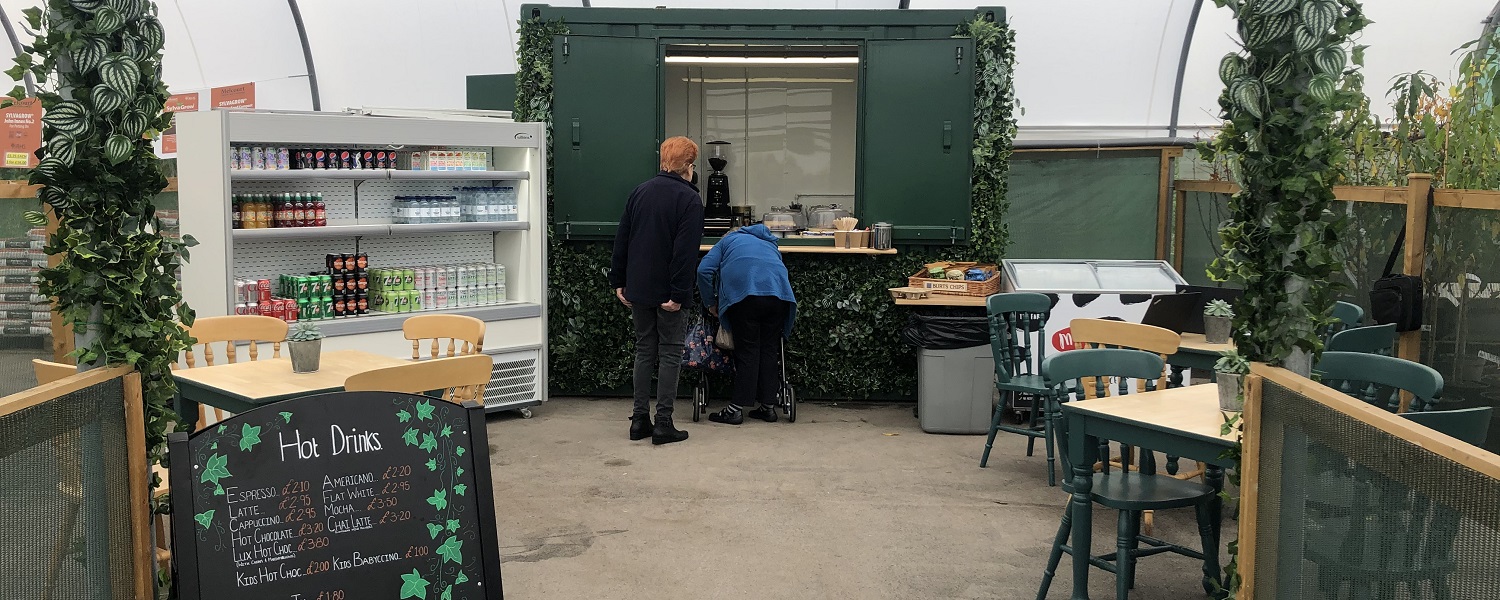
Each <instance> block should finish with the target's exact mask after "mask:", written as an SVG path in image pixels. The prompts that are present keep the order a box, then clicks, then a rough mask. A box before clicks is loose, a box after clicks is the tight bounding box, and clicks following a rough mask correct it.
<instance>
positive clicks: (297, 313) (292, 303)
mask: <svg viewBox="0 0 1500 600" xmlns="http://www.w3.org/2000/svg"><path fill="white" fill-rule="evenodd" d="M282 314H284V315H286V322H288V323H291V322H293V321H296V320H298V319H299V318H301V316H302V307H301V306H298V305H297V301H296V300H288V301H287V303H286V310H285V311H283V313H282Z"/></svg>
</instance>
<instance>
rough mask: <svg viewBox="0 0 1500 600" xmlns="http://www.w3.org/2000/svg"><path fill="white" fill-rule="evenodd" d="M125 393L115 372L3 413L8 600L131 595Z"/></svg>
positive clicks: (2, 511) (2, 510) (0, 558)
mask: <svg viewBox="0 0 1500 600" xmlns="http://www.w3.org/2000/svg"><path fill="white" fill-rule="evenodd" d="M123 394H124V387H123V382H122V380H121V379H120V378H115V379H112V380H110V381H107V382H104V383H101V384H98V385H95V386H93V387H89V388H86V389H83V390H79V391H77V392H74V393H72V394H68V395H66V396H62V397H60V398H57V399H55V400H51V401H48V402H44V403H42V404H40V405H37V406H33V407H30V408H26V409H23V410H20V411H17V412H15V413H12V414H10V415H7V416H4V417H0V547H3V548H5V549H6V551H4V552H0V590H5V592H6V593H5V594H4V596H5V597H6V598H43V597H50V598H54V599H56V600H75V599H76V600H94V599H99V598H129V597H130V596H131V594H132V593H133V589H134V573H133V572H132V570H131V549H132V548H133V547H134V546H135V541H134V540H133V539H132V538H131V532H130V503H129V501H128V498H129V497H130V493H129V488H128V482H129V473H128V471H127V465H126V452H125V451H124V449H125V409H124V406H123V403H122V402H121V398H122V397H123ZM49 587H50V589H51V593H50V594H49V593H45V591H46V590H47V589H49Z"/></svg>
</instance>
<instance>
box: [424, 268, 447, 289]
mask: <svg viewBox="0 0 1500 600" xmlns="http://www.w3.org/2000/svg"><path fill="white" fill-rule="evenodd" d="M428 278H429V281H431V282H432V287H434V288H437V289H440V290H445V289H448V267H433V268H432V272H431V273H430V274H428Z"/></svg>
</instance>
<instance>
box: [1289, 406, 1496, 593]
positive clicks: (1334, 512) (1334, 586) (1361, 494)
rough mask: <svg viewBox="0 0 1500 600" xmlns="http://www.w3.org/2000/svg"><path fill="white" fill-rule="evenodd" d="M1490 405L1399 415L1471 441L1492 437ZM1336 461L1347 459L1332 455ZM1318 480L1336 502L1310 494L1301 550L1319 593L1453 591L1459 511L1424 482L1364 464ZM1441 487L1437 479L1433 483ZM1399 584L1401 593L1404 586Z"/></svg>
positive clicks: (1343, 467)
mask: <svg viewBox="0 0 1500 600" xmlns="http://www.w3.org/2000/svg"><path fill="white" fill-rule="evenodd" d="M1493 413H1494V409H1493V408H1490V407H1487V406H1486V407H1480V408H1468V409H1461V410H1434V411H1427V412H1419V413H1403V414H1402V415H1401V416H1402V417H1403V418H1406V419H1408V420H1411V421H1415V422H1417V423H1420V424H1422V425H1424V426H1427V427H1429V428H1431V429H1433V430H1435V431H1438V432H1439V433H1443V434H1445V435H1448V436H1450V437H1453V438H1455V439H1458V440H1460V441H1463V442H1466V443H1468V444H1471V445H1474V446H1481V447H1482V446H1483V445H1484V443H1485V441H1486V439H1487V438H1488V437H1489V427H1490V421H1491V419H1492V417H1493ZM1335 458H1337V459H1339V460H1340V461H1341V462H1345V463H1347V459H1345V458H1344V457H1342V456H1336V457H1335ZM1339 470H1343V471H1344V473H1343V476H1341V477H1336V478H1327V477H1328V475H1327V473H1326V472H1325V473H1324V477H1325V479H1324V480H1323V481H1321V482H1320V483H1319V487H1320V488H1321V491H1322V492H1324V493H1326V495H1328V496H1330V497H1336V498H1337V499H1338V503H1337V504H1336V505H1333V506H1329V505H1326V504H1321V503H1318V502H1310V503H1309V504H1308V511H1309V514H1310V515H1311V517H1312V518H1311V519H1309V521H1308V525H1309V527H1308V529H1307V532H1306V534H1305V536H1306V537H1305V538H1304V539H1305V542H1304V544H1305V549H1306V552H1305V553H1304V556H1305V558H1307V560H1309V561H1310V562H1312V563H1313V564H1315V565H1317V567H1318V569H1317V580H1316V581H1317V585H1318V588H1319V592H1320V595H1321V596H1322V597H1327V598H1338V597H1340V595H1341V593H1342V590H1343V588H1345V587H1347V588H1348V589H1349V597H1350V598H1426V597H1429V596H1428V595H1427V594H1426V593H1424V592H1425V590H1426V589H1427V588H1430V589H1431V592H1432V594H1431V597H1433V598H1454V597H1455V595H1454V593H1453V589H1452V582H1451V581H1450V579H1451V578H1452V577H1453V574H1454V572H1455V571H1456V570H1457V565H1458V561H1457V556H1456V555H1457V553H1456V552H1455V548H1456V547H1458V546H1457V545H1458V544H1460V543H1463V542H1461V541H1460V537H1461V536H1460V535H1459V534H1460V521H1461V519H1460V517H1459V515H1458V513H1457V512H1455V511H1454V510H1453V509H1450V508H1447V507H1445V506H1444V505H1443V504H1442V503H1440V502H1435V501H1434V500H1433V499H1432V498H1431V497H1429V496H1428V495H1426V494H1424V493H1422V490H1418V489H1413V488H1412V487H1411V486H1409V485H1406V484H1404V483H1400V482H1394V481H1391V480H1390V479H1389V478H1387V477H1385V476H1384V475H1382V474H1381V473H1380V472H1378V471H1376V470H1374V469H1371V468H1369V467H1365V466H1353V467H1350V466H1349V465H1348V464H1345V465H1340V466H1339ZM1435 489H1441V487H1438V488H1435ZM1403 592H1404V593H1403Z"/></svg>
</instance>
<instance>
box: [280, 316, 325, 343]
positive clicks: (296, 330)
mask: <svg viewBox="0 0 1500 600" xmlns="http://www.w3.org/2000/svg"><path fill="white" fill-rule="evenodd" d="M321 339H323V330H322V329H319V328H318V325H317V324H316V323H313V322H312V321H298V322H297V324H296V325H293V326H292V331H291V333H288V334H287V336H286V341H288V342H312V341H317V340H321Z"/></svg>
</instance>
